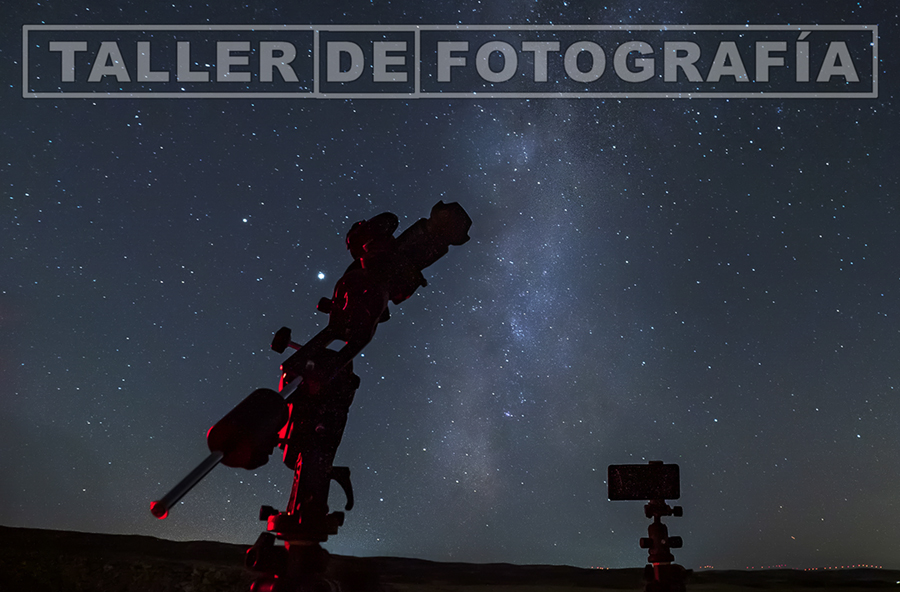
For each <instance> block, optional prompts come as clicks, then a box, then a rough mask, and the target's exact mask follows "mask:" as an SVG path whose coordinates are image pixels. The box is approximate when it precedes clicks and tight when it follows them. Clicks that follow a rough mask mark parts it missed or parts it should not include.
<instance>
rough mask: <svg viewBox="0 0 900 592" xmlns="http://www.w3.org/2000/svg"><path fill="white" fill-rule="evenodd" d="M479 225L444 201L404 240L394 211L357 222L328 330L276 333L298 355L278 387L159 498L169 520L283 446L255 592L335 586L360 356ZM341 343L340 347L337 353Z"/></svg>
mask: <svg viewBox="0 0 900 592" xmlns="http://www.w3.org/2000/svg"><path fill="white" fill-rule="evenodd" d="M471 225H472V220H471V219H470V218H469V215H468V214H467V213H466V211H465V210H464V209H463V207H462V206H461V205H459V204H458V203H455V202H453V203H446V204H445V203H444V202H443V201H439V202H438V203H437V204H435V205H434V206H433V207H432V208H431V214H430V216H429V217H428V218H422V219H419V220H418V221H417V222H415V223H414V224H413V225H412V226H410V227H409V228H407V229H406V230H405V231H403V232H402V233H401V234H400V235H399V236H396V237H395V236H394V232H395V231H396V230H397V228H398V226H399V219H398V218H397V216H396V215H394V214H392V213H390V212H385V213H382V214H378V215H377V216H374V217H372V218H369V219H368V220H363V221H360V222H356V223H355V224H353V226H352V227H351V228H350V230H349V232H348V233H347V237H346V246H347V249H348V250H349V251H350V255H351V256H352V257H353V262H352V263H351V264H350V265H349V267H347V269H346V270H345V271H344V274H343V275H342V276H341V278H340V279H339V280H338V281H337V283H336V284H335V287H334V291H333V292H332V295H331V297H330V298H329V297H324V298H322V299H321V300H319V303H318V305H317V307H316V308H317V310H318V311H320V312H322V313H325V314H327V315H328V324H327V326H326V327H325V328H324V329H322V330H321V331H319V333H317V334H316V335H315V336H313V337H312V338H311V339H310V340H309V341H307V342H306V343H304V344H302V345H301V344H298V343H295V342H294V341H292V336H291V330H290V329H289V328H287V327H282V328H280V329H279V330H278V331H276V332H275V334H274V337H273V339H272V343H271V347H272V349H273V350H274V351H276V352H278V353H284V352H285V351H287V350H288V349H293V350H295V351H294V353H293V354H292V355H291V356H290V357H288V358H287V359H285V360H284V361H283V362H282V363H281V374H280V379H279V385H278V390H277V391H276V390H274V389H268V388H259V389H257V390H255V391H253V392H252V393H250V395H248V396H247V397H246V398H245V399H244V400H243V401H241V402H240V403H239V404H238V405H237V406H236V407H235V408H234V409H232V410H231V411H230V412H228V413H227V414H226V415H225V416H224V417H223V418H222V419H220V420H219V421H218V422H216V423H215V424H214V425H213V426H212V427H211V428H210V429H209V431H208V432H207V435H206V442H207V445H208V447H209V451H210V454H209V456H208V457H207V458H206V459H205V460H203V462H201V463H200V464H199V465H198V466H197V467H196V468H195V469H194V470H193V471H191V472H190V473H188V475H187V476H186V477H185V478H184V479H182V480H181V481H180V482H179V483H178V484H177V485H176V486H175V487H173V488H172V489H171V490H170V491H169V492H168V493H167V494H166V495H164V496H163V497H162V498H160V499H159V500H157V501H154V502H152V503H151V504H150V511H151V513H152V514H153V515H154V516H156V517H157V518H160V519H163V518H166V516H168V514H169V512H170V511H171V510H172V508H173V507H174V506H175V504H177V503H178V502H179V501H180V500H181V499H182V498H183V497H184V495H185V494H187V493H188V492H189V491H190V490H191V489H192V488H193V487H194V486H195V485H196V484H197V483H199V482H200V481H201V480H202V479H203V478H204V477H205V476H206V475H207V474H208V473H209V472H210V471H211V470H212V469H213V468H215V467H216V465H218V464H219V463H221V464H224V465H225V466H229V467H235V468H243V469H248V470H253V469H256V468H258V467H260V466H262V465H264V464H266V463H267V462H268V460H269V457H270V456H271V455H272V453H273V452H274V450H275V448H276V447H277V448H281V449H282V451H283V454H282V460H283V462H284V463H285V465H287V467H288V468H290V469H291V470H292V471H293V472H294V481H293V486H292V488H291V495H290V499H289V500H288V505H287V508H286V509H285V510H284V511H279V510H276V509H275V508H273V507H271V506H263V507H262V508H261V510H260V520H264V521H266V532H263V533H262V534H261V535H260V536H259V538H258V539H257V541H256V543H255V544H254V545H253V547H251V548H250V549H248V551H247V558H246V565H247V567H248V568H249V569H251V570H254V571H257V572H259V573H261V574H262V575H261V576H259V577H258V578H257V579H256V581H255V582H254V583H253V585H252V586H251V590H252V591H253V592H270V591H271V592H287V591H292V592H293V591H297V590H304V591H305V590H313V589H328V587H329V583H328V582H327V581H326V580H324V579H323V576H322V574H323V573H324V571H325V568H326V567H327V562H328V552H327V551H325V550H324V549H323V548H322V547H321V545H320V543H323V542H325V541H326V540H327V539H328V536H330V535H335V534H337V531H338V528H339V527H340V526H341V525H343V522H344V513H343V512H330V511H329V508H328V493H329V488H330V483H331V481H335V482H336V483H337V484H338V485H339V486H340V487H341V488H342V489H343V491H344V494H345V496H346V499H347V502H346V504H345V506H344V510H345V511H349V510H350V509H351V508H352V507H353V501H354V498H353V487H352V484H351V482H350V469H349V468H348V467H335V466H333V464H332V463H333V461H334V457H335V454H336V453H337V449H338V446H339V445H340V442H341V438H342V437H343V433H344V427H345V425H346V422H347V413H348V411H349V409H350V405H351V404H352V402H353V397H354V394H355V393H356V389H357V388H358V387H359V383H360V380H359V377H358V376H357V375H356V374H354V373H353V358H354V357H355V356H356V355H357V354H358V353H359V352H361V351H362V350H363V348H365V347H366V345H368V344H369V342H370V341H371V340H372V337H373V336H374V335H375V331H376V329H377V327H378V325H379V323H383V322H385V321H387V320H388V319H390V311H389V308H388V307H389V305H390V304H394V305H398V304H400V303H401V302H403V301H404V300H406V299H408V298H409V297H410V296H412V295H413V294H414V293H415V291H416V290H417V289H418V288H419V287H422V286H426V285H427V281H426V280H425V277H424V276H423V274H422V270H424V269H425V268H426V267H428V266H430V265H431V264H433V263H434V262H436V261H437V260H438V259H440V258H441V257H443V256H444V255H445V254H447V252H449V250H450V246H458V245H462V244H464V243H466V242H467V241H468V240H469V235H468V231H469V228H470V227H471ZM335 342H338V344H339V345H338V346H336V347H338V349H332V348H330V347H329V346H331V345H332V344H334V343H335ZM340 344H342V345H340ZM276 540H281V541H284V545H276V544H275V541H276Z"/></svg>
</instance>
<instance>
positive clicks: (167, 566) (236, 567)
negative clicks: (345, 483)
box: [0, 526, 900, 592]
mask: <svg viewBox="0 0 900 592" xmlns="http://www.w3.org/2000/svg"><path fill="white" fill-rule="evenodd" d="M245 548H246V547H244V546H241V545H229V544H225V543H211V542H187V543H179V542H173V541H165V540H161V539H157V538H153V537H146V536H126V535H106V534H89V533H80V532H66V531H55V530H37V529H29V528H9V527H4V526H0V591H2V592H20V591H21V592H26V591H27V592H50V591H53V592H56V591H59V592H79V591H94V590H96V591H103V592H119V591H122V592H125V591H127V592H232V591H233V592H247V590H249V587H250V582H251V581H252V580H253V575H252V574H251V573H249V572H247V571H245V570H244V569H243V567H242V565H243V557H244V550H245ZM329 571H330V572H332V573H331V576H332V577H333V578H334V579H335V580H338V581H340V582H341V587H342V589H343V590H345V591H346V592H357V591H358V592H363V591H366V592H368V591H381V592H412V591H422V592H456V591H459V592H486V591H487V590H499V591H501V592H538V591H541V592H544V591H549V592H563V591H564V590H572V589H578V591H579V592H581V591H584V592H587V591H588V590H642V589H643V583H642V582H641V573H642V570H641V569H637V568H636V569H614V570H592V569H579V568H575V567H566V566H546V565H509V564H485V565H481V564H470V563H437V562H432V561H423V560H419V559H400V558H393V557H344V556H340V555H335V556H333V557H332V561H331V568H330V570H329ZM898 581H900V571H892V570H884V569H854V570H844V571H829V572H801V571H793V570H766V571H753V572H744V571H704V572H700V573H694V574H693V575H692V576H691V578H690V580H689V581H688V590H689V591H690V590H695V591H698V592H701V591H702V592H707V591H708V592H713V591H723V592H729V591H731V592H739V591H740V590H747V589H749V588H755V589H766V590H776V591H782V590H804V591H808V590H813V589H821V588H825V589H828V590H829V591H831V592H838V591H841V590H848V591H849V590H873V589H882V588H893V589H897V590H900V586H898V585H897V582H898Z"/></svg>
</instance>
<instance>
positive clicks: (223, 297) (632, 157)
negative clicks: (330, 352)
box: [0, 1, 900, 569]
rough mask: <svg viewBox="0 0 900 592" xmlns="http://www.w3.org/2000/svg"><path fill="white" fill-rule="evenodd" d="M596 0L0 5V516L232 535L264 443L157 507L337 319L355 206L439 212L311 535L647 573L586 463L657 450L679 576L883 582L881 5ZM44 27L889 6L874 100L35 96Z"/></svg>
mask: <svg viewBox="0 0 900 592" xmlns="http://www.w3.org/2000/svg"><path fill="white" fill-rule="evenodd" d="M584 4H589V5H590V8H587V7H585V6H583V5H582V4H581V3H575V2H569V3H568V5H567V3H550V2H542V1H539V2H525V1H515V2H503V3H498V2H494V3H491V4H490V5H487V3H480V2H447V3H442V4H437V3H421V2H390V3H388V2H371V3H368V2H366V3H363V2H359V3H353V4H351V3H347V2H337V3H325V4H323V5H322V6H320V7H314V8H310V7H309V6H307V5H306V3H282V7H281V8H280V9H279V8H275V7H273V6H272V5H271V3H252V4H249V5H244V4H241V3H234V2H227V1H226V2H216V3H210V4H209V5H202V4H199V3H195V4H193V5H188V4H185V3H181V2H176V3H175V4H174V5H173V4H172V3H166V4H165V5H163V4H162V3H160V4H148V3H133V2H125V3H119V2H116V3H112V2H109V3H101V2H93V3H90V2H89V3H73V2H66V1H60V2H56V1H50V2H40V3H37V2H29V3H24V2H23V3H17V5H16V8H10V7H9V6H5V7H4V8H3V9H2V10H0V14H2V17H3V18H2V19H0V22H2V25H0V27H2V33H3V35H2V39H3V40H4V41H3V42H2V44H0V73H2V81H3V85H2V87H3V88H2V91H0V92H2V97H0V104H2V111H0V121H2V125H0V185H2V194H0V204H2V205H0V401H2V406H3V411H2V413H0V450H2V454H0V524H4V525H8V526H27V527H37V528H58V529H69V530H81V531H91V532H105V533H123V534H144V535H152V536H157V537H163V538H169V539H176V540H194V539H206V540H218V541H226V542H233V543H247V544H250V543H252V542H253V540H255V538H256V536H257V535H258V534H259V532H261V531H262V530H263V527H264V524H263V523H261V522H258V521H257V512H258V509H259V506H260V505H262V504H268V505H273V506H276V507H283V506H284V505H285V503H286V502H287V497H288V494H289V492H290V484H291V471H290V470H289V469H287V468H286V467H285V466H284V465H283V464H282V463H281V462H280V456H279V455H278V453H276V455H275V456H273V457H272V459H271V460H270V462H269V464H267V465H265V466H264V467H262V468H260V469H258V470H256V471H252V472H248V471H243V470H238V469H230V468H227V467H218V468H217V469H216V470H215V471H213V472H212V473H211V474H210V475H209V476H208V478H207V479H206V480H204V481H203V482H202V483H201V484H200V485H198V486H197V488H196V489H195V490H194V491H192V492H191V493H190V494H188V496H186V497H185V498H184V500H183V503H181V504H180V505H178V506H177V507H176V508H174V510H173V511H172V512H171V514H170V516H169V518H167V519H166V520H165V521H159V520H156V519H155V518H154V517H153V516H151V514H150V512H149V503H150V501H151V500H153V499H157V498H159V497H160V496H162V495H163V494H164V493H165V492H166V491H168V489H170V488H171V487H172V486H174V485H175V483H177V482H178V481H179V480H180V479H181V478H182V477H183V476H184V475H185V474H186V473H187V472H188V471H189V470H190V469H192V468H193V467H194V466H195V465H196V464H197V463H198V462H200V461H201V460H202V459H203V458H204V457H205V456H206V454H207V452H208V451H207V449H206V442H205V434H206V430H207V429H208V428H209V426H210V425H212V424H213V423H214V422H215V421H216V420H218V419H219V418H220V417H221V416H222V415H224V414H225V413H226V412H227V411H228V410H229V409H231V407H233V406H234V405H235V404H237V403H238V402H239V401H240V400H242V399H243V398H244V397H245V396H246V395H247V394H249V393H250V392H251V391H252V390H254V389H256V388H259V387H269V388H276V387H277V384H278V373H279V370H278V368H279V364H280V362H281V361H282V359H283V358H284V357H285V356H283V355H279V354H276V353H274V352H272V351H270V350H269V342H270V340H271V336H272V333H273V332H274V331H275V330H276V329H278V328H279V327H281V326H282V325H287V326H289V327H291V328H292V329H293V334H294V339H295V340H297V341H305V340H306V339H308V338H309V337H311V336H312V335H314V334H315V333H316V332H317V331H318V330H319V329H321V328H322V327H324V326H325V323H326V321H327V318H326V316H325V315H322V314H319V313H317V312H316V310H315V305H316V303H317V302H318V300H319V298H320V297H322V296H326V295H330V293H331V291H332V288H333V286H334V282H335V281H336V280H337V279H338V278H339V277H340V275H341V273H343V270H344V269H345V267H346V266H347V265H348V264H349V263H350V261H351V259H350V256H349V253H348V252H347V250H346V249H345V246H344V236H345V234H346V232H347V230H348V229H349V227H350V225H351V224H352V223H353V222H356V221H357V220H361V219H364V218H368V217H371V216H373V215H375V214H378V213H380V212H383V211H392V212H395V213H396V214H397V215H398V216H399V217H400V221H401V222H400V225H401V229H404V228H406V227H408V226H409V225H410V224H412V223H413V222H414V221H415V220H417V219H418V218H420V217H426V216H427V215H428V213H429V211H430V208H431V206H432V205H433V204H434V203H435V202H437V201H438V200H444V201H458V202H459V203H461V204H462V205H463V206H464V207H465V208H466V210H467V211H468V212H469V214H470V216H471V218H472V220H473V222H474V224H473V226H472V229H471V232H470V234H471V237H472V239H471V240H470V241H469V242H468V243H467V244H465V245H464V246H461V247H454V248H452V249H451V252H450V253H449V254H448V255H447V256H446V257H444V258H443V259H442V260H440V261H438V262H437V263H436V264H434V265H433V266H432V267H430V268H428V269H427V270H426V271H425V276H426V277H427V278H428V280H429V285H428V286H427V287H425V288H420V289H419V291H418V292H417V293H416V294H415V295H414V296H413V297H412V298H411V299H410V300H408V301H406V302H404V303H403V304H401V305H400V306H392V307H391V309H392V318H391V320H390V321H389V322H387V323H385V324H383V325H381V326H380V328H379V329H378V332H377V334H376V335H375V338H374V339H373V341H372V343H370V344H369V346H368V348H367V349H366V350H365V351H364V354H363V355H362V356H361V357H358V358H357V359H356V361H355V362H354V368H355V371H356V373H357V374H359V376H360V377H361V379H362V384H361V387H360V389H359V391H358V392H357V394H356V399H355V402H354V404H353V406H352V408H351V411H350V417H349V422H348V425H347V428H346V432H345V435H344V440H343V443H342V445H341V447H340V449H339V451H338V455H337V459H336V464H341V465H348V466H349V467H350V468H351V470H352V472H353V482H354V488H355V493H356V502H357V503H356V507H355V508H354V510H353V511H352V512H350V513H349V514H348V516H347V520H346V523H345V526H344V527H343V528H342V529H341V531H340V533H339V534H338V535H337V536H336V537H332V538H331V539H330V540H329V542H328V543H327V544H326V547H327V548H328V549H329V550H330V551H332V552H335V553H340V554H352V555H392V556H404V557H421V558H426V559H433V560H452V561H472V562H494V561H503V562H511V563H519V564H528V563H552V564H568V565H576V566H584V567H587V566H608V567H625V566H636V565H642V564H643V563H644V562H645V559H646V551H643V550H641V549H640V548H639V547H638V539H639V537H641V536H645V533H646V526H647V524H648V523H649V521H648V520H646V519H645V518H644V515H643V508H642V506H641V504H640V503H638V502H610V501H608V500H607V489H606V483H605V479H606V468H607V465H609V464H613V463H644V462H647V461H649V460H655V459H658V460H664V461H666V462H673V463H678V464H679V465H680V466H681V481H682V483H681V489H682V495H681V499H680V500H679V503H680V504H681V505H682V506H683V507H684V517H682V518H669V519H667V523H668V524H669V525H670V531H671V533H672V534H675V535H681V536H682V537H683V538H684V548H683V549H681V550H677V551H676V552H675V556H676V558H677V560H678V562H679V563H681V564H683V565H685V566H686V567H690V568H697V567H700V566H703V565H712V566H715V567H716V568H723V569H725V568H744V567H749V566H755V567H759V566H766V565H787V566H789V567H817V566H832V565H846V564H875V565H883V566H884V567H893V568H900V563H898V560H897V555H896V549H897V547H896V540H897V532H898V529H900V519H898V514H900V501H898V500H900V496H898V484H900V455H898V448H900V401H898V397H900V365H898V359H900V332H898V331H900V325H898V319H900V263H898V256H897V253H898V248H900V240H898V239H900V232H898V228H900V217H898V212H897V204H898V201H897V200H898V191H900V166H898V165H900V148H898V144H897V135H898V132H900V117H898V112H897V102H896V99H895V95H896V92H897V86H896V82H895V74H896V69H895V68H894V65H893V64H894V63H895V61H896V60H895V58H896V56H897V55H898V54H897V47H898V46H897V39H896V37H897V34H898V29H897V26H898V24H900V19H898V13H897V7H896V6H895V5H894V4H893V3H890V2H881V3H876V2H860V3H856V2H810V3H806V4H805V5H804V3H782V2H754V3H746V4H747V5H748V6H740V7H731V8H729V7H724V6H723V4H726V3H721V2H674V1H669V2H644V3H642V4H643V6H642V7H641V8H638V4H637V3H633V2H608V3H603V2H599V3H595V2H591V3H584ZM741 4H744V3H741ZM575 5H577V6H575ZM787 5H790V6H789V7H786V6H787ZM423 11H424V12H423ZM40 23H58V24H204V23H218V24H273V23H274V24H323V23H352V24H445V23H468V24H536V23H553V24H619V23H622V24H725V23H727V24H742V23H756V24H790V23H807V24H876V25H879V27H880V29H879V33H880V39H879V54H880V56H881V61H880V65H879V66H880V68H879V96H878V97H877V98H869V99H844V100H838V99H819V100H817V99H774V98H764V99H763V98H761V99H730V100H726V99H624V100H617V99H605V100H604V99H596V98H595V99H580V100H576V99H532V100H524V99H480V98H469V99H451V100H447V99H422V100H418V101H415V100H396V99H392V100H386V99H385V100H365V99H359V100H314V99H294V100H290V99H196V100H193V99H185V100H175V99H119V100H111V99H96V100H92V99H74V98H65V99H63V98H59V99H25V98H23V97H22V25H26V24H40ZM334 489H335V490H336V491H334V492H333V499H332V506H333V507H337V506H340V505H342V503H343V500H342V495H341V494H340V491H339V489H338V488H334Z"/></svg>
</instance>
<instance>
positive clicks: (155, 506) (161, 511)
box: [150, 502, 169, 520]
mask: <svg viewBox="0 0 900 592" xmlns="http://www.w3.org/2000/svg"><path fill="white" fill-rule="evenodd" d="M150 513H151V514H153V515H154V516H156V517H157V518H159V519H160V520H163V519H164V518H165V517H166V516H168V515H169V510H168V509H167V508H166V507H165V506H164V505H162V504H161V503H159V502H150Z"/></svg>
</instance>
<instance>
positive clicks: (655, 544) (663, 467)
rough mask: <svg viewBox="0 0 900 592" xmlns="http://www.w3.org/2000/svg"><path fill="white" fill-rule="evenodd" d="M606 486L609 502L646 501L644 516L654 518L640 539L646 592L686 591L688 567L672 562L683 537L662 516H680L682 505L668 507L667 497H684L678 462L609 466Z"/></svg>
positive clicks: (668, 498) (669, 498)
mask: <svg viewBox="0 0 900 592" xmlns="http://www.w3.org/2000/svg"><path fill="white" fill-rule="evenodd" d="M606 482H607V485H608V489H609V496H608V497H609V500H610V501H647V502H648V503H647V504H646V505H644V515H645V516H646V517H647V518H652V519H653V523H652V524H650V526H649V527H648V528H647V534H648V536H647V537H642V538H641V540H640V546H641V549H647V550H648V557H647V563H648V564H649V565H647V566H646V567H645V568H644V580H645V582H646V586H645V588H644V589H645V591H646V592H683V591H684V589H685V587H684V579H685V575H686V572H685V569H684V568H683V567H681V566H680V565H677V564H675V563H673V562H674V561H675V556H674V555H672V551H671V550H672V549H680V548H681V545H682V540H681V537H670V536H669V529H668V528H667V527H666V525H665V524H663V523H662V520H661V518H662V517H663V516H675V517H680V516H681V515H682V509H681V506H674V507H672V506H669V505H668V504H667V503H666V500H671V499H678V498H679V497H681V476H680V472H679V468H678V465H675V464H664V463H663V462H662V461H650V463H649V464H646V465H609V468H608V469H607V480H606Z"/></svg>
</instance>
